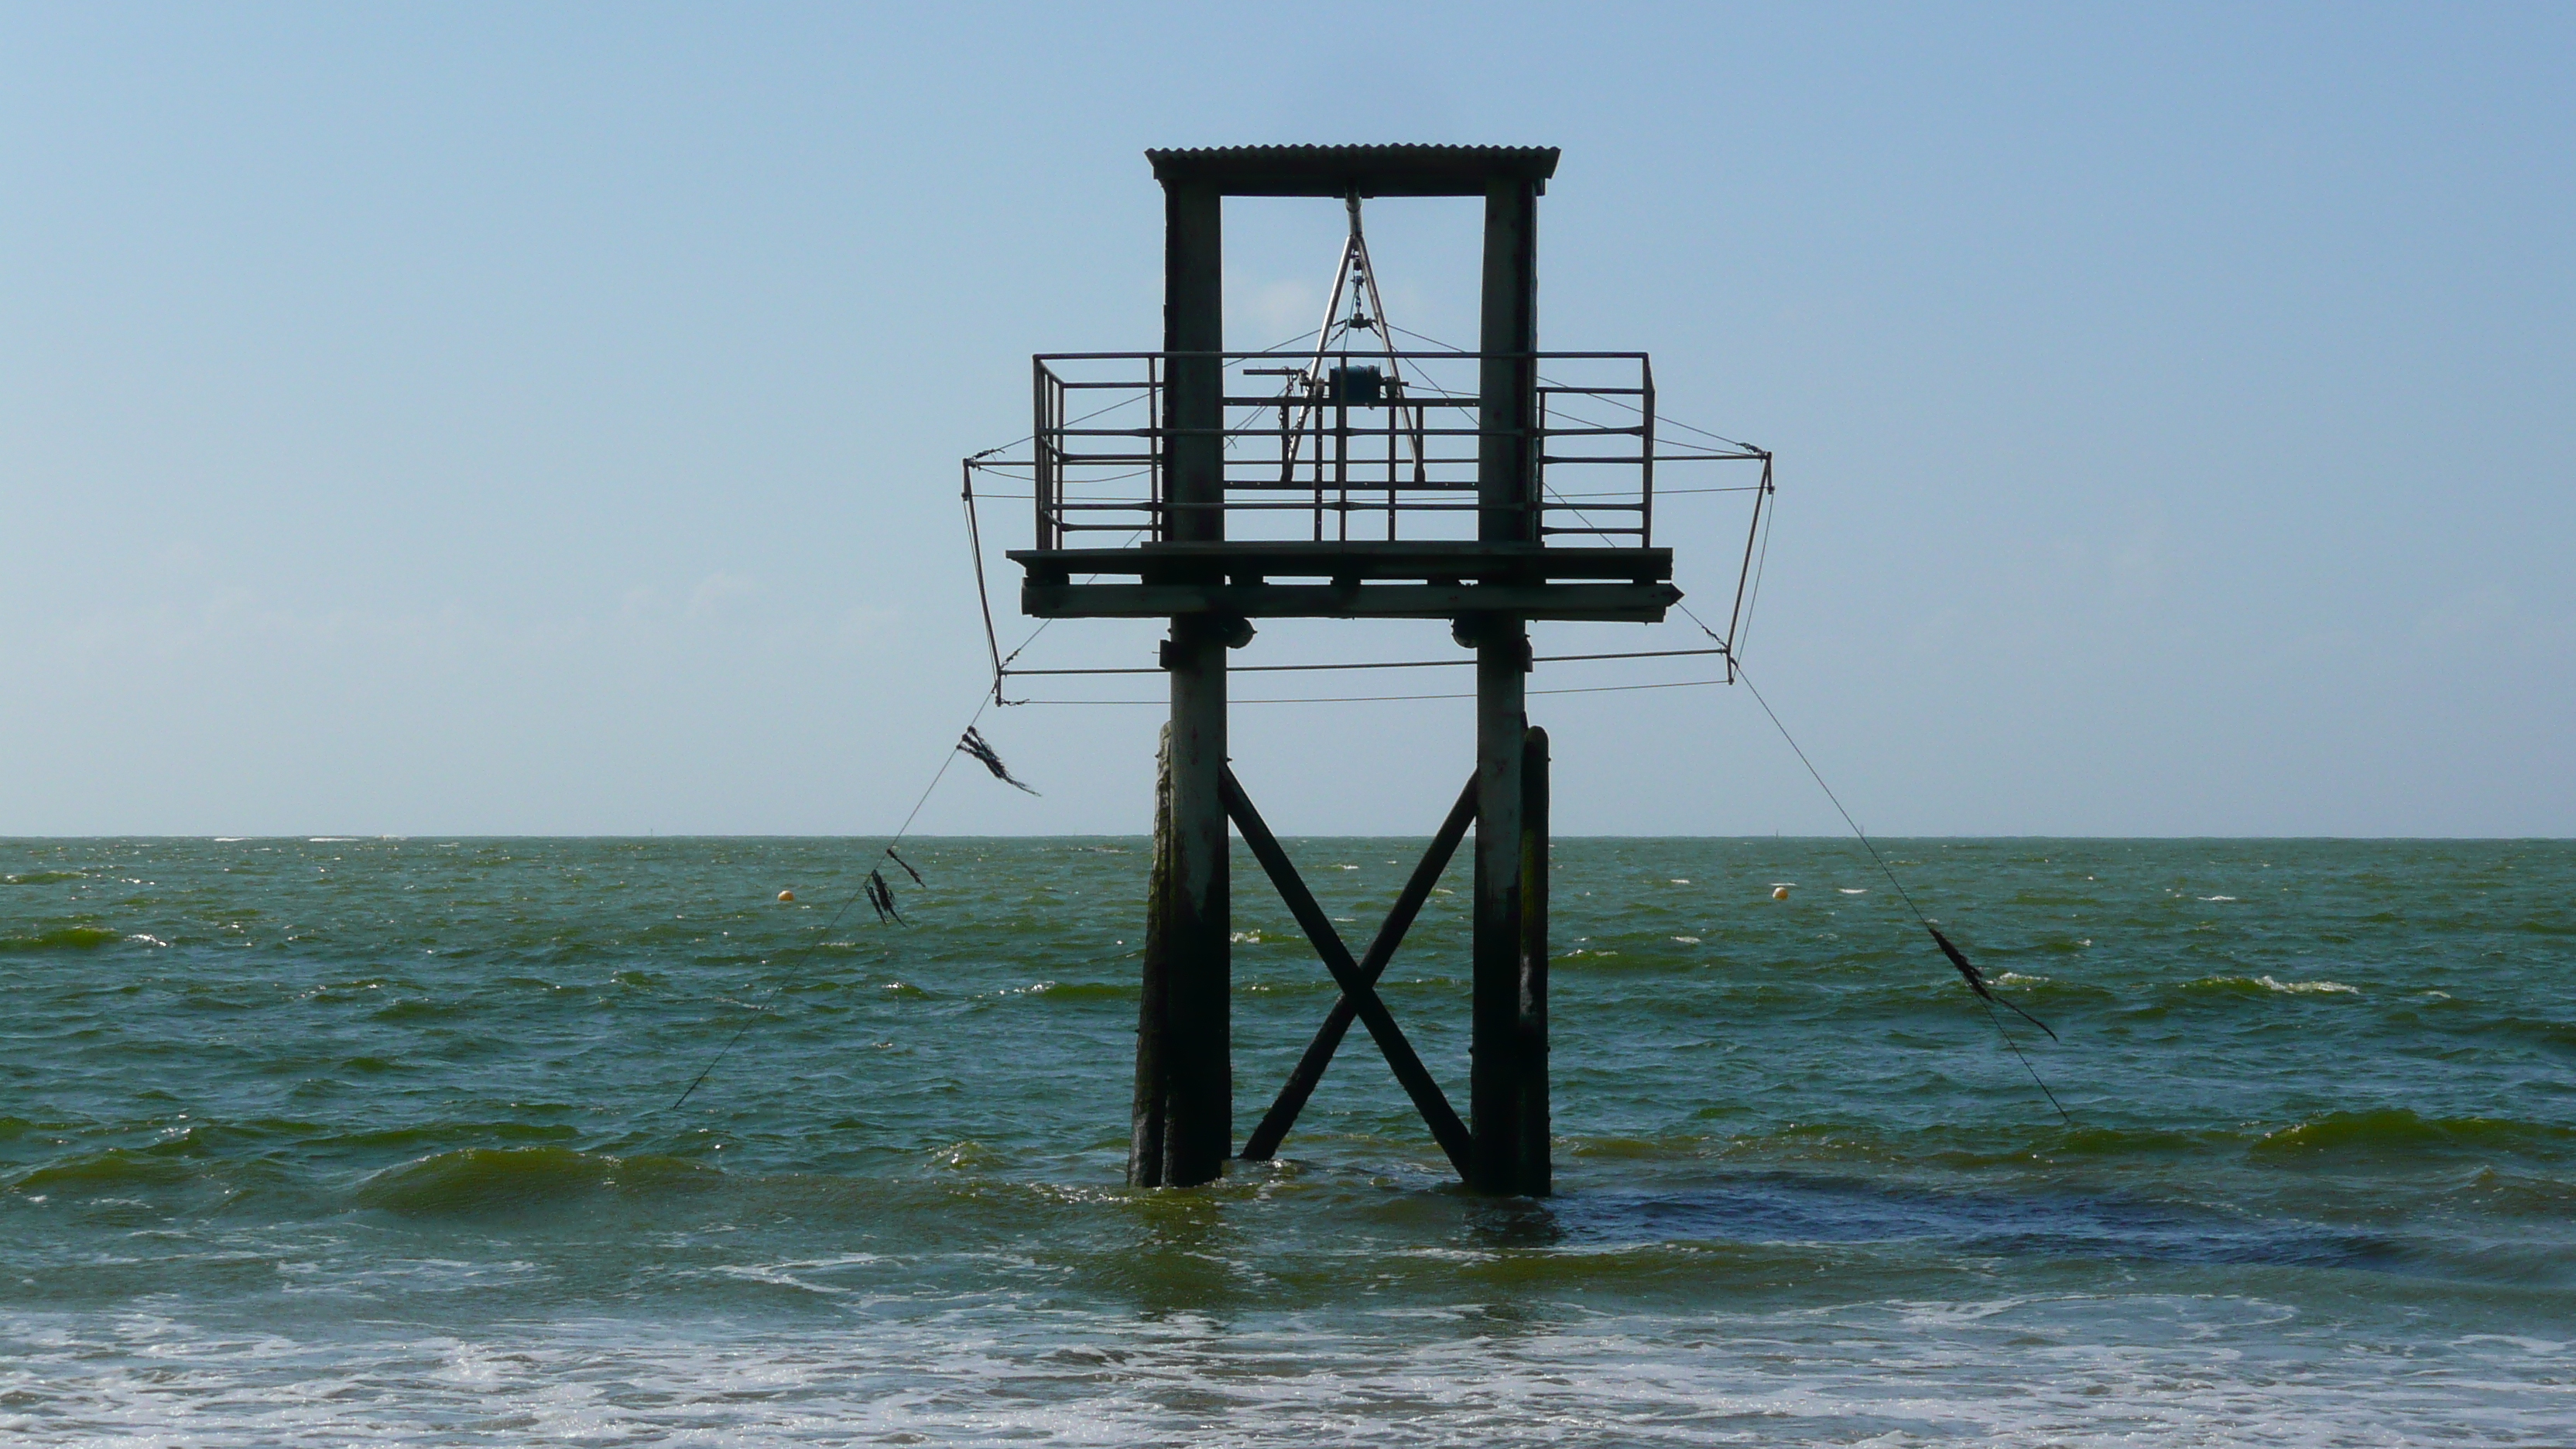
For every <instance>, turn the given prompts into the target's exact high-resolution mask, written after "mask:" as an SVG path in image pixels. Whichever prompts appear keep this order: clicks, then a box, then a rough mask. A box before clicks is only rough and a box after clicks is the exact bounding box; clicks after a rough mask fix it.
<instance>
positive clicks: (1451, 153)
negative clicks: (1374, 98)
mask: <svg viewBox="0 0 2576 1449" xmlns="http://www.w3.org/2000/svg"><path fill="white" fill-rule="evenodd" d="M1556 158H1557V148H1556V147H1554V146H1209V147H1204V148H1200V149H1196V150H1164V151H1148V152H1146V153H1145V159H1146V160H1148V161H1151V162H1152V163H1154V178H1155V179H1156V180H1158V181H1160V182H1162V183H1163V184H1164V185H1166V186H1169V185H1171V184H1173V183H1174V182H1180V183H1183V184H1196V185H1201V186H1213V187H1215V188H1216V189H1217V191H1219V192H1220V193H1222V194H1224V195H1227V196H1342V195H1345V194H1347V193H1349V192H1351V191H1354V190H1356V191H1357V192H1359V194H1360V195H1362V196H1482V195H1484V194H1485V188H1486V186H1487V185H1488V184H1490V183H1492V182H1495V181H1530V182H1535V183H1537V185H1538V187H1539V189H1540V190H1542V191H1544V190H1546V188H1547V179H1548V178H1549V177H1551V176H1553V175H1555V174H1556Z"/></svg>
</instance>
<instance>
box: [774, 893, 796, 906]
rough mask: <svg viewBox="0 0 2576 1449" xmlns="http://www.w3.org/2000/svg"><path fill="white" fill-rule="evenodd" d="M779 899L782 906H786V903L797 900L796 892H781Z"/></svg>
mask: <svg viewBox="0 0 2576 1449" xmlns="http://www.w3.org/2000/svg"><path fill="white" fill-rule="evenodd" d="M778 899H779V902H780V903H781V904H785V903H788V902H791V901H793V900H795V899H796V892H794V891H780V892H779V893H778Z"/></svg>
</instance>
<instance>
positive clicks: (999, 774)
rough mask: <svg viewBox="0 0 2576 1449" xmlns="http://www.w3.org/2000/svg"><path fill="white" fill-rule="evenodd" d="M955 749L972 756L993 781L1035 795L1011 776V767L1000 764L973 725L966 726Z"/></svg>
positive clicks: (997, 757) (999, 757)
mask: <svg viewBox="0 0 2576 1449" xmlns="http://www.w3.org/2000/svg"><path fill="white" fill-rule="evenodd" d="M957 748H958V749H960V750H962V751H964V752H965V753H966V754H968V755H971V756H973V757H974V758H975V760H976V761H977V762H978V763H980V764H982V765H983V767H984V768H985V769H987V770H990V771H992V772H993V778H994V779H996V780H999V781H1001V782H1002V783H1003V784H1005V785H1014V786H1017V787H1018V788H1020V789H1022V790H1028V791H1029V793H1030V794H1032V795H1034V794H1036V793H1037V791H1035V790H1029V787H1028V785H1027V784H1026V783H1024V782H1022V781H1021V780H1019V779H1017V778H1015V777H1014V776H1013V775H1012V774H1011V767H1010V766H1008V765H1005V764H1003V763H1002V757H1001V756H1000V755H998V754H995V753H994V752H993V747H992V745H990V744H989V743H987V742H986V741H985V739H984V737H983V736H982V735H981V734H979V733H977V732H976V729H975V727H974V726H973V725H968V726H967V727H966V733H965V734H963V735H961V736H959V737H958V740H957Z"/></svg>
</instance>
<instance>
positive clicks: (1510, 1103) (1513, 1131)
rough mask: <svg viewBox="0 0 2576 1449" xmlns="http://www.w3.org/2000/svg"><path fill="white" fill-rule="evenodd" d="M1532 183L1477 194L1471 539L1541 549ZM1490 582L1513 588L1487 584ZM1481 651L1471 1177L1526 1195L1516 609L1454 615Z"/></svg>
mask: <svg viewBox="0 0 2576 1449" xmlns="http://www.w3.org/2000/svg"><path fill="white" fill-rule="evenodd" d="M1537 349H1538V187H1537V184H1536V183H1535V182H1534V181H1529V180H1512V179H1503V178H1496V179H1495V180H1493V181H1492V182H1490V183H1489V184H1488V185H1487V187H1486V190H1485V272H1484V307H1483V317H1482V332H1481V333H1480V340H1479V342H1478V347H1477V350H1478V351H1479V352H1481V353H1482V354H1483V360H1482V361H1481V362H1480V363H1479V364H1478V368H1479V371H1478V377H1477V403H1476V417H1477V423H1476V428H1477V438H1476V502H1477V512H1476V536H1477V538H1478V539H1479V540H1481V541H1483V542H1486V543H1536V542H1538V541H1540V539H1541V537H1542V535H1541V534H1540V532H1539V503H1540V499H1539V496H1538V494H1539V470H1538V447H1537V437H1536V432H1535V424H1536V421H1537V416H1538V370H1537V369H1538V359H1537V356H1536V352H1537ZM1486 582H1488V583H1504V582H1512V581H1510V580H1504V579H1488V580H1487V581H1486ZM1459 633H1460V636H1461V639H1462V642H1469V643H1472V644H1473V645H1474V646H1475V649H1476V789H1477V804H1476V945H1475V988H1474V990H1475V1002H1474V1006H1473V1034H1474V1043H1473V1047H1472V1050H1473V1052H1474V1061H1473V1064H1472V1067H1471V1075H1470V1082H1469V1087H1468V1115H1469V1117H1470V1119H1471V1120H1472V1121H1473V1123H1474V1130H1475V1140H1476V1150H1475V1160H1474V1164H1473V1168H1472V1170H1471V1171H1470V1172H1469V1173H1468V1175H1467V1183H1468V1185H1469V1186H1470V1187H1473V1188H1475V1189H1476V1190H1477V1191H1479V1192H1492V1193H1519V1192H1526V1191H1528V1190H1529V1187H1528V1184H1529V1173H1528V1172H1527V1170H1526V1169H1525V1167H1524V1165H1523V1161H1522V1159H1523V1153H1524V1148H1525V1132H1524V1126H1523V1109H1524V1105H1525V1103H1526V1101H1527V1099H1528V1090H1527V1083H1526V1077H1527V1071H1528V1068H1527V1064H1526V1063H1525V1062H1524V1061H1523V1060H1522V1056H1523V1053H1522V1051H1521V1041H1522V1032H1521V1018H1522V1009H1521V956H1522V923H1521V823H1522V822H1521V794H1522V790H1521V786H1522V774H1523V770H1522V755H1523V753H1524V747H1525V745H1526V735H1527V732H1528V729H1529V718H1528V715H1527V713H1526V710H1525V707H1524V706H1525V697H1526V694H1527V688H1528V686H1527V677H1526V675H1527V671H1528V669H1529V659H1530V647H1529V626H1528V623H1527V621H1526V620H1525V619H1523V618H1521V617H1519V616H1517V615H1512V614H1480V615H1477V616H1475V617H1473V618H1470V619H1465V620H1461V621H1460V627H1459Z"/></svg>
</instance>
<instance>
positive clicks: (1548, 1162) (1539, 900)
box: [1519, 725, 1556, 1197]
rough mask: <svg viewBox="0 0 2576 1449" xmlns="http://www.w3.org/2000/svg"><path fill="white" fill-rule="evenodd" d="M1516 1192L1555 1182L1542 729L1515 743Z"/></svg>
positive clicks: (1546, 1189)
mask: <svg viewBox="0 0 2576 1449" xmlns="http://www.w3.org/2000/svg"><path fill="white" fill-rule="evenodd" d="M1520 967H1521V1001H1520V1008H1521V1010H1520V1029H1519V1037H1520V1061H1519V1069H1520V1074H1521V1102H1520V1128H1521V1152H1520V1176H1521V1180H1520V1191H1522V1192H1525V1193H1528V1194H1529V1195H1530V1196H1532V1197H1545V1196H1547V1194H1548V1193H1550V1192H1551V1191H1553V1190H1554V1189H1555V1186H1556V1164H1555V1160H1554V1152H1553V1150H1552V1147H1551V1144H1550V1141H1549V1136H1548V1134H1549V1112H1548V1105H1547V731H1545V730H1543V729H1540V728H1539V727H1537V726H1536V725H1532V726H1531V727H1530V731H1529V733H1528V734H1527V735H1526V736H1524V740H1523V744H1522V746H1521V963H1520Z"/></svg>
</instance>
